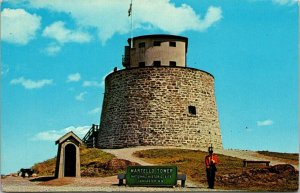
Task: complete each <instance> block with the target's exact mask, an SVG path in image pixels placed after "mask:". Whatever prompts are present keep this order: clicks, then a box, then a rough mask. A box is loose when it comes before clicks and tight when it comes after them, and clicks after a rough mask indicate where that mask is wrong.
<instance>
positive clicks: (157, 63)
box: [153, 61, 161, 67]
mask: <svg viewBox="0 0 300 193" xmlns="http://www.w3.org/2000/svg"><path fill="white" fill-rule="evenodd" d="M160 65H161V63H160V61H154V62H153V66H156V67H157V66H160Z"/></svg>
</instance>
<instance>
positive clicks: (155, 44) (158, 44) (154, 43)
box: [153, 41, 161, 46]
mask: <svg viewBox="0 0 300 193" xmlns="http://www.w3.org/2000/svg"><path fill="white" fill-rule="evenodd" d="M160 44H161V42H159V41H154V42H153V46H160Z"/></svg>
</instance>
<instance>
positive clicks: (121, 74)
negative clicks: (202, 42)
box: [98, 35, 222, 148]
mask: <svg viewBox="0 0 300 193" xmlns="http://www.w3.org/2000/svg"><path fill="white" fill-rule="evenodd" d="M131 42H133V45H130V44H131ZM128 43H129V46H125V54H124V56H123V61H122V62H123V66H124V67H125V69H123V70H119V71H115V72H113V73H111V74H109V75H108V76H107V77H106V79H105V95H104V101H103V107H102V114H101V121H100V130H99V134H98V147H100V148H123V147H130V146H146V145H153V146H186V147H203V148H207V147H208V146H210V145H211V144H212V145H213V146H214V147H215V148H222V139H221V133H220V125H219V120H218V113H217V107H216V101H215V95H214V77H213V76H212V75H211V74H209V73H208V72H205V71H201V70H198V69H194V68H188V67H186V53H187V47H188V39H187V38H186V37H182V36H174V35H146V36H138V37H134V38H133V40H131V39H128Z"/></svg>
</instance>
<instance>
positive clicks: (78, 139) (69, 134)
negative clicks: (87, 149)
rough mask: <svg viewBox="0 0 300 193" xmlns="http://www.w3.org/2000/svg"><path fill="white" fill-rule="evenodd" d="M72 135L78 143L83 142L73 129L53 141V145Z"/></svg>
mask: <svg viewBox="0 0 300 193" xmlns="http://www.w3.org/2000/svg"><path fill="white" fill-rule="evenodd" d="M70 137H73V138H74V139H75V140H77V141H78V142H79V143H80V144H83V142H82V140H81V139H80V138H79V137H78V136H77V135H76V134H75V133H73V131H70V132H68V133H66V134H65V135H63V136H62V137H61V138H59V139H58V140H56V141H55V145H56V144H59V143H62V142H64V141H65V140H67V139H68V138H70Z"/></svg>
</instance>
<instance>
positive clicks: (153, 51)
mask: <svg viewBox="0 0 300 193" xmlns="http://www.w3.org/2000/svg"><path fill="white" fill-rule="evenodd" d="M132 42H133V46H132V48H131V46H130V45H131V38H129V39H128V44H129V45H128V46H125V53H124V56H123V61H122V64H123V66H124V67H125V68H135V67H145V66H155V67H158V66H172V67H176V66H180V67H186V53H187V47H188V38H186V37H183V36H175V35H165V34H155V35H144V36H137V37H134V38H133V41H132Z"/></svg>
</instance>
